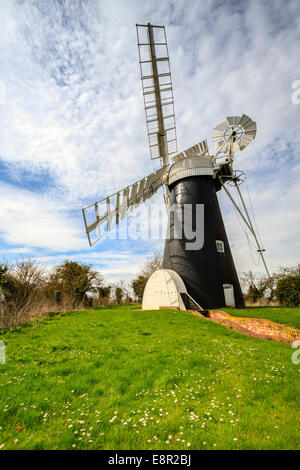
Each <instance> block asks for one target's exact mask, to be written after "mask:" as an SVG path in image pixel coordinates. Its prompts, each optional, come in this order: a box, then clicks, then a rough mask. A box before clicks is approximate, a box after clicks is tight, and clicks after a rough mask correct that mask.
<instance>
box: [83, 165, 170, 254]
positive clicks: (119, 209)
mask: <svg viewBox="0 0 300 470" xmlns="http://www.w3.org/2000/svg"><path fill="white" fill-rule="evenodd" d="M167 176H168V167H162V168H160V169H159V170H157V171H155V172H153V173H151V174H150V175H148V176H146V177H145V178H142V179H140V180H138V181H136V182H135V183H133V184H132V185H130V186H127V187H126V188H124V189H122V190H120V191H118V192H116V193H114V194H112V195H111V196H108V197H105V198H103V199H101V200H100V201H97V202H94V203H93V204H90V205H89V206H87V207H85V208H83V209H82V214H83V219H84V224H85V232H86V234H87V237H88V240H89V244H90V246H92V245H94V244H95V243H96V242H97V241H98V240H100V238H101V227H102V230H103V231H104V232H105V233H107V232H110V231H111V227H112V224H113V223H115V224H116V225H119V222H120V220H123V219H125V217H126V215H127V213H128V211H132V210H133V209H135V208H136V207H138V206H139V204H141V203H143V202H145V201H146V200H147V199H149V198H150V197H151V196H153V194H155V193H156V192H157V190H158V189H159V188H160V187H161V186H162V185H163V184H165V183H166V181H167Z"/></svg>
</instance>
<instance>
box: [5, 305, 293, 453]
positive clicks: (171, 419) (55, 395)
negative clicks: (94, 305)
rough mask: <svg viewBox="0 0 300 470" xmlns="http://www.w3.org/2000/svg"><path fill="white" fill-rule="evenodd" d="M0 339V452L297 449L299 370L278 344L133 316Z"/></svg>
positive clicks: (66, 321)
mask: <svg viewBox="0 0 300 470" xmlns="http://www.w3.org/2000/svg"><path fill="white" fill-rule="evenodd" d="M251 311H252V309H251ZM0 339H2V340H4V341H5V343H6V345H7V363H6V365H2V364H0V447H1V448H3V449H72V448H76V449H175V450H176V449H295V448H299V441H300V439H299V437H300V432H299V419H297V418H299V401H298V402H297V400H299V368H300V366H299V365H295V364H293V362H292V361H291V354H292V352H293V350H292V349H291V348H290V347H289V346H287V345H285V344H283V343H277V342H272V341H265V340H260V339H256V338H252V337H248V336H244V335H242V334H240V333H237V332H234V331H232V330H230V329H227V328H225V327H224V326H222V325H218V324H216V323H213V322H210V321H207V320H205V319H201V318H199V317H196V316H194V315H191V314H190V313H188V312H175V311H173V312H172V311H167V310H161V311H155V312H145V311H139V310H137V309H133V308H132V307H119V308H113V307H107V308H102V309H98V310H93V311H84V312H74V313H68V314H59V315H56V316H53V317H51V318H48V319H43V320H40V321H36V322H35V323H34V324H33V325H31V326H27V327H23V328H18V329H16V330H15V331H12V332H8V333H6V334H4V335H2V337H0ZM297 413H298V416H297ZM75 446H76V447H75Z"/></svg>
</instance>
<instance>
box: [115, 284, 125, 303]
mask: <svg viewBox="0 0 300 470" xmlns="http://www.w3.org/2000/svg"><path fill="white" fill-rule="evenodd" d="M122 299H123V289H122V288H121V287H116V288H115V302H116V304H117V305H120V304H121V302H122Z"/></svg>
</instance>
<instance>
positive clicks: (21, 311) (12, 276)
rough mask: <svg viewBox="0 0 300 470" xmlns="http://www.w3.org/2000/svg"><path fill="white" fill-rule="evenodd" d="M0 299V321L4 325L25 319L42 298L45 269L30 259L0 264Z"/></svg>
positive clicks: (7, 325) (17, 322)
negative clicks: (0, 297)
mask: <svg viewBox="0 0 300 470" xmlns="http://www.w3.org/2000/svg"><path fill="white" fill-rule="evenodd" d="M0 271H1V274H0V282H1V286H0V287H1V291H2V297H3V299H4V300H5V304H4V302H3V301H2V304H4V305H2V308H1V312H2V313H1V317H2V318H1V319H0V323H1V324H2V325H3V326H5V327H11V326H13V325H15V324H19V323H22V322H24V321H26V320H27V319H28V318H29V317H30V316H31V315H32V314H33V313H34V312H35V311H36V312H37V311H38V310H39V308H38V304H39V303H40V302H41V299H42V295H43V294H42V289H43V286H44V283H45V269H44V267H43V266H41V265H39V264H37V263H36V262H35V261H33V260H31V259H24V258H20V259H18V260H16V262H15V264H14V265H9V264H8V263H6V264H2V265H1V270H0Z"/></svg>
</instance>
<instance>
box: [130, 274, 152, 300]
mask: <svg viewBox="0 0 300 470" xmlns="http://www.w3.org/2000/svg"><path fill="white" fill-rule="evenodd" d="M147 281H148V278H147V277H145V276H142V275H140V276H138V277H137V278H135V279H133V281H132V282H131V287H132V290H133V292H134V295H135V297H136V299H137V301H138V302H142V299H143V293H144V289H145V286H146V284H147Z"/></svg>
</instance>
